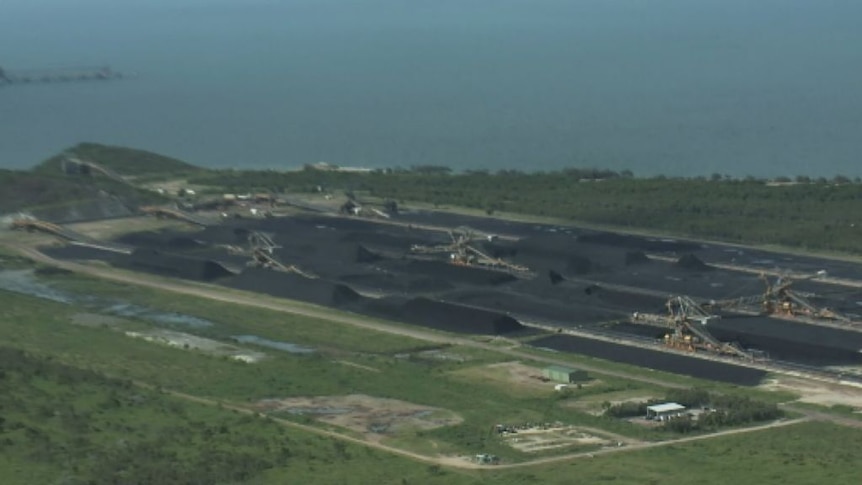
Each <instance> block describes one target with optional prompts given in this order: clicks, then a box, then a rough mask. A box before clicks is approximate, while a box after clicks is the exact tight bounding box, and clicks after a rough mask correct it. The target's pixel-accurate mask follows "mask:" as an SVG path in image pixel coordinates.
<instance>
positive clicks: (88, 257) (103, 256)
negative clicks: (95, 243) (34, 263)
mask: <svg viewBox="0 0 862 485" xmlns="http://www.w3.org/2000/svg"><path fill="white" fill-rule="evenodd" d="M39 251H41V252H42V253H45V254H46V255H48V256H51V257H52V258H56V259H63V260H78V261H104V262H107V263H114V262H115V261H116V260H117V259H121V258H123V257H124V255H123V254H121V253H116V252H113V251H104V250H101V249H96V248H91V247H86V246H73V245H70V246H58V247H44V248H40V249H39Z"/></svg>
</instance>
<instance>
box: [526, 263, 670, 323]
mask: <svg viewBox="0 0 862 485" xmlns="http://www.w3.org/2000/svg"><path fill="white" fill-rule="evenodd" d="M559 278H562V279H559ZM552 280H557V282H556V283H552ZM511 290H512V291H514V292H518V293H522V294H529V295H532V296H535V297H537V298H541V299H544V300H551V301H557V302H561V303H565V304H578V305H584V306H592V307H594V308H597V309H601V310H605V311H607V310H610V311H613V312H615V313H618V314H627V313H631V312H636V311H640V312H661V311H662V309H663V308H664V304H665V302H666V300H665V299H662V298H658V297H654V296H650V295H645V294H642V293H630V292H624V291H619V290H613V289H609V288H605V287H603V286H601V285H594V284H587V283H580V282H577V281H569V280H567V279H566V278H565V277H563V276H562V275H560V274H558V273H549V277H542V276H540V277H537V278H535V279H533V280H529V281H528V280H522V281H518V282H516V283H513V284H512V285H511Z"/></svg>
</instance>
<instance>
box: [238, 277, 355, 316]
mask: <svg viewBox="0 0 862 485" xmlns="http://www.w3.org/2000/svg"><path fill="white" fill-rule="evenodd" d="M222 284H224V285H225V286H227V287H230V288H235V289H238V290H246V291H254V292H257V293H264V294H267V295H271V296H276V297H279V298H287V299H290V300H298V301H304V302H308V303H314V304H316V305H323V306H331V307H340V308H343V307H348V306H351V305H353V304H359V303H361V302H362V300H363V297H362V295H360V294H359V293H357V292H355V291H354V290H353V289H352V288H350V287H349V286H347V285H345V284H340V283H333V282H331V281H326V280H323V279H309V278H305V277H303V276H300V275H298V274H295V273H286V272H281V271H274V270H269V269H263V268H248V269H246V270H245V271H243V272H242V273H240V274H239V275H236V276H235V277H233V278H230V279H229V280H226V281H224V282H223V283H222Z"/></svg>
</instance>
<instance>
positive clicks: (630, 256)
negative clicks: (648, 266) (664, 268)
mask: <svg viewBox="0 0 862 485" xmlns="http://www.w3.org/2000/svg"><path fill="white" fill-rule="evenodd" d="M649 262H650V259H649V258H648V257H647V255H646V253H644V252H643V251H628V252H627V253H626V259H625V264H626V266H633V265H636V264H643V263H649Z"/></svg>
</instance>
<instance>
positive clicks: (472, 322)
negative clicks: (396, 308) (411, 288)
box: [399, 298, 524, 335]
mask: <svg viewBox="0 0 862 485" xmlns="http://www.w3.org/2000/svg"><path fill="white" fill-rule="evenodd" d="M399 319H400V320H401V321H404V322H406V323H412V324H415V325H421V326H423V327H431V328H436V329H438V330H445V331H447V332H457V333H470V334H480V335H501V334H507V333H512V332H517V331H519V330H523V329H524V326H523V325H521V323H520V322H519V321H517V320H515V319H514V318H512V317H509V316H506V315H503V314H502V313H496V312H492V311H488V310H480V309H478V308H471V307H467V306H463V305H456V304H453V303H447V302H442V301H436V300H430V299H428V298H414V299H412V300H410V301H408V302H407V303H406V304H405V305H404V306H402V307H401V311H400V315H399Z"/></svg>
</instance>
